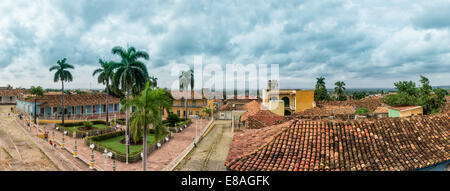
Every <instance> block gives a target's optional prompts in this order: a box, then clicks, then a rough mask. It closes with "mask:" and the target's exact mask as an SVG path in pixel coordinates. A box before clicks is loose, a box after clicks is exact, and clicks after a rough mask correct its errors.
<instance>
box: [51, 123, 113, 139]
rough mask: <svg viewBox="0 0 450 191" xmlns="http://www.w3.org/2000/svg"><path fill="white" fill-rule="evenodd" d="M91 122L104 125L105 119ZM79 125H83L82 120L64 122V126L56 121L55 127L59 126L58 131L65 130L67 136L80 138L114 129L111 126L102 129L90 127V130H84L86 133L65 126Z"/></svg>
mask: <svg viewBox="0 0 450 191" xmlns="http://www.w3.org/2000/svg"><path fill="white" fill-rule="evenodd" d="M91 122H92V124H94V125H96V124H103V125H106V122H105V121H99V120H97V121H91ZM80 125H84V121H83V122H76V123H64V126H62V124H61V123H57V124H55V128H56V127H60V128H59V130H58V131H67V136H69V137H74V138H82V137H84V136H86V137H88V136H92V135H97V134H105V133H109V132H113V131H114V129H113V128H111V127H106V128H104V129H92V130H88V131H86V133H84V132H77V131H73V130H72V129H70V128H67V127H74V126H80ZM74 132H75V136H74Z"/></svg>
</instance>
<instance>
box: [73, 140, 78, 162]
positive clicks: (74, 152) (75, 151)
mask: <svg viewBox="0 0 450 191" xmlns="http://www.w3.org/2000/svg"><path fill="white" fill-rule="evenodd" d="M73 157H75V158H77V157H78V149H77V141H76V140H75V150H73Z"/></svg>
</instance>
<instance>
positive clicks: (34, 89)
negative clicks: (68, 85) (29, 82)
mask: <svg viewBox="0 0 450 191" xmlns="http://www.w3.org/2000/svg"><path fill="white" fill-rule="evenodd" d="M30 93H31V94H32V95H35V96H39V97H42V96H44V93H45V91H44V89H42V87H41V86H37V87H34V86H31V88H30Z"/></svg>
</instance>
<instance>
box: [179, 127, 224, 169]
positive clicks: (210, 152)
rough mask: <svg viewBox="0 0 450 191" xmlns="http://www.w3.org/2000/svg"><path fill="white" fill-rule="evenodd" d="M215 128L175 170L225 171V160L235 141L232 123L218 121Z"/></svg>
mask: <svg viewBox="0 0 450 191" xmlns="http://www.w3.org/2000/svg"><path fill="white" fill-rule="evenodd" d="M215 124H216V125H215V127H214V128H213V129H212V130H211V131H210V132H209V133H208V134H207V135H206V136H205V137H204V138H203V139H202V140H201V141H200V142H199V144H198V145H197V147H196V148H195V149H193V150H192V151H191V153H189V154H188V155H187V156H186V157H185V158H184V159H183V160H182V161H181V162H180V164H179V165H178V166H177V167H176V168H175V170H178V171H225V170H226V167H225V159H226V157H227V155H228V150H229V149H230V145H231V142H232V139H233V132H231V122H230V121H216V122H215Z"/></svg>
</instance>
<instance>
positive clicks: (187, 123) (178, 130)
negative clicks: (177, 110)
mask: <svg viewBox="0 0 450 191" xmlns="http://www.w3.org/2000/svg"><path fill="white" fill-rule="evenodd" d="M191 123H192V122H191V119H188V120H186V121H181V122H178V123H177V125H176V126H175V127H169V131H171V132H173V133H179V132H181V131H182V130H180V128H181V127H183V130H184V129H185V128H184V125H187V126H189V125H190V124H191Z"/></svg>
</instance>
